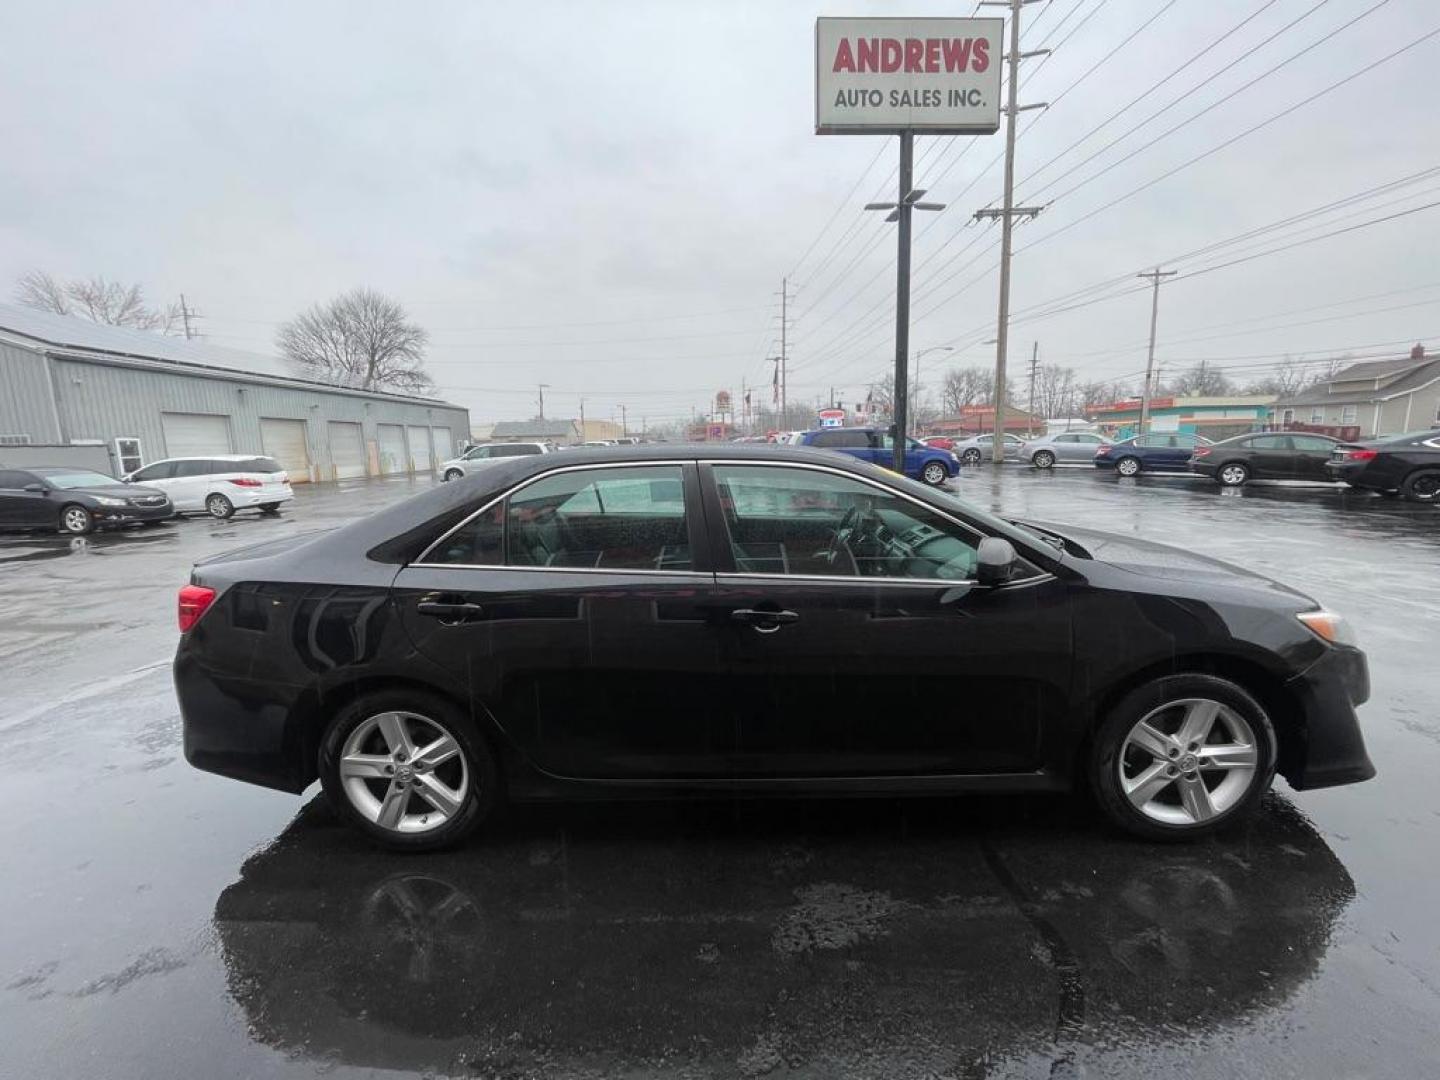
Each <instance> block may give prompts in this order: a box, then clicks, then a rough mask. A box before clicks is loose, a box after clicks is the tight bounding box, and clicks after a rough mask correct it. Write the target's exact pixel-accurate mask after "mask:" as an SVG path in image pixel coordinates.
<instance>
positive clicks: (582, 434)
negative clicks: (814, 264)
mask: <svg viewBox="0 0 1440 1080" xmlns="http://www.w3.org/2000/svg"><path fill="white" fill-rule="evenodd" d="M580 441H581V442H584V441H585V399H584V398H583V397H582V398H581V399H580Z"/></svg>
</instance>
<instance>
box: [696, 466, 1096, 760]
mask: <svg viewBox="0 0 1440 1080" xmlns="http://www.w3.org/2000/svg"><path fill="white" fill-rule="evenodd" d="M701 474H702V489H703V491H704V495H705V499H706V518H707V520H708V522H709V525H710V529H711V532H710V547H711V551H712V552H713V553H715V558H716V569H717V571H718V572H717V575H716V581H717V592H716V598H715V600H714V605H715V608H716V622H717V626H718V629H719V631H720V634H721V646H722V649H723V655H724V657H725V660H726V664H727V667H728V670H729V672H730V675H731V680H730V683H731V685H732V686H733V687H734V695H733V697H734V703H735V707H736V708H737V709H738V710H739V720H738V739H739V745H738V753H737V756H736V759H735V764H736V774H737V775H740V776H745V777H748V778H751V779H787V778H807V777H808V778H821V777H826V778H844V777H887V776H888V777H907V776H910V777H913V776H943V775H956V774H974V773H1007V772H1029V771H1033V770H1034V769H1036V768H1037V767H1038V765H1039V762H1040V760H1041V752H1042V744H1043V743H1044V742H1045V740H1046V738H1047V735H1050V734H1051V733H1053V731H1054V730H1055V729H1056V727H1057V726H1058V725H1060V724H1062V723H1063V720H1064V716H1065V707H1066V701H1067V699H1068V695H1069V689H1070V676H1071V648H1070V609H1069V602H1068V598H1067V595H1066V586H1065V585H1064V584H1063V583H1062V582H1059V581H1057V580H1056V579H1054V578H1053V577H1051V576H1050V575H1049V574H1047V573H1044V572H1043V571H1041V570H1040V569H1039V568H1038V567H1031V568H1030V570H1031V573H1030V575H1029V576H1028V578H1027V579H1026V580H1021V581H1016V582H1013V583H1011V584H1009V585H1005V586H1000V587H996V588H984V587H981V586H979V585H977V584H976V582H975V580H974V576H975V575H974V568H975V553H976V548H977V547H978V545H979V542H980V540H981V538H982V536H983V534H982V533H981V532H980V531H979V530H977V529H975V528H973V527H971V526H970V525H968V524H966V523H965V522H964V521H962V520H961V519H960V518H959V517H958V516H956V517H950V516H947V515H945V514H941V513H939V512H937V511H936V510H934V509H933V508H931V507H929V506H928V505H926V504H924V503H922V502H920V501H919V500H916V499H912V498H910V497H909V496H906V495H903V494H901V493H899V492H897V491H895V490H894V489H891V488H888V487H885V486H883V485H881V484H878V483H873V482H871V481H868V480H863V479H861V478H858V477H855V476H851V475H848V474H845V473H841V472H839V471H830V470H827V469H825V468H824V467H822V466H808V465H790V464H784V465H782V464H743V465H742V464H733V465H732V464H714V465H702V466H701Z"/></svg>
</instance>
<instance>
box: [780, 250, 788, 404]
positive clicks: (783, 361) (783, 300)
mask: <svg viewBox="0 0 1440 1080" xmlns="http://www.w3.org/2000/svg"><path fill="white" fill-rule="evenodd" d="M779 362H780V374H779V378H780V415H781V417H782V418H783V417H784V415H785V406H786V405H788V404H789V402H790V399H789V398H788V397H787V396H786V391H787V389H788V387H787V385H786V380H787V378H788V375H789V372H788V371H787V368H788V367H789V365H790V279H789V278H783V277H782V278H781V279H780V357H779ZM781 422H782V423H783V422H784V421H783V419H782V421H781Z"/></svg>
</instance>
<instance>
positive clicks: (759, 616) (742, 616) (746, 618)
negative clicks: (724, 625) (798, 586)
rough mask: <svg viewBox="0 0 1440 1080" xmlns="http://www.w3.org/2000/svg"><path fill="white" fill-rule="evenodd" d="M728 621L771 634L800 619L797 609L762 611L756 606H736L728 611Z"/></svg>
mask: <svg viewBox="0 0 1440 1080" xmlns="http://www.w3.org/2000/svg"><path fill="white" fill-rule="evenodd" d="M730 621H731V622H736V623H744V624H746V625H747V626H753V627H754V628H755V630H756V631H757V632H758V633H761V634H773V633H774V632H775V631H776V630H779V629H780V627H781V626H784V625H787V624H789V623H797V622H799V621H800V613H799V612H797V611H764V610H761V609H758V608H737V609H735V610H734V611H732V612H730Z"/></svg>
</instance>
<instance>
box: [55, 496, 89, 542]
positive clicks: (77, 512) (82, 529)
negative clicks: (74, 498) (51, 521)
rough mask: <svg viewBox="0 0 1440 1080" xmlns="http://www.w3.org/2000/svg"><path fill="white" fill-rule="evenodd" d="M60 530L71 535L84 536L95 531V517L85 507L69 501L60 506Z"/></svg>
mask: <svg viewBox="0 0 1440 1080" xmlns="http://www.w3.org/2000/svg"><path fill="white" fill-rule="evenodd" d="M60 531H61V532H67V533H69V534H70V535H71V536H84V535H85V534H86V533H90V532H94V531H95V519H94V518H92V517H91V516H90V511H89V510H86V509H85V507H83V506H80V505H77V504H76V503H70V504H68V505H66V506H62V507H61V508H60Z"/></svg>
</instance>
